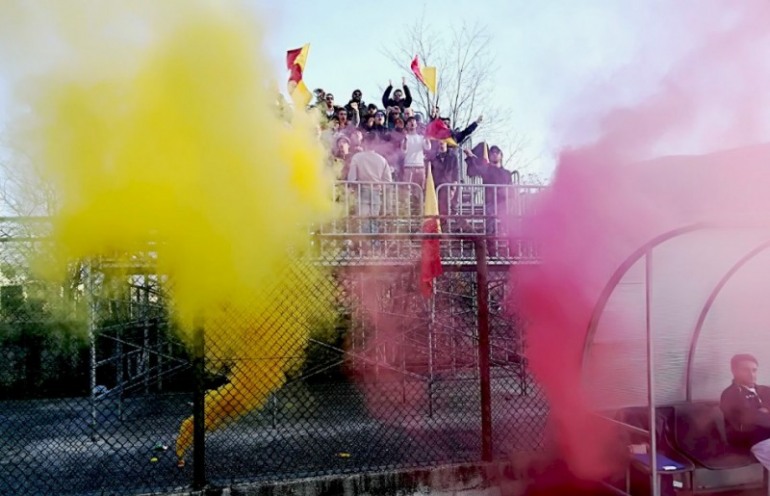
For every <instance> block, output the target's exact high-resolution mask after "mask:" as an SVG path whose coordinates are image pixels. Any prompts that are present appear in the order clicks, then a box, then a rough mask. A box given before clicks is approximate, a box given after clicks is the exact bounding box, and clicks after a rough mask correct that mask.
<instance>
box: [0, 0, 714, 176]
mask: <svg viewBox="0 0 770 496" xmlns="http://www.w3.org/2000/svg"><path fill="white" fill-rule="evenodd" d="M242 1H243V2H244V3H246V4H247V5H248V6H249V7H250V8H252V9H253V12H254V14H255V15H256V16H257V17H258V18H259V19H260V20H261V21H262V24H263V26H264V29H265V33H264V45H265V50H266V52H267V55H268V57H269V58H270V60H271V61H272V63H271V67H269V68H268V71H269V72H270V75H271V76H272V77H274V78H275V79H276V80H277V81H278V82H279V85H280V86H281V87H283V86H284V84H285V81H286V78H287V75H288V74H287V71H286V68H285V65H284V64H285V53H286V50H288V49H292V48H297V47H300V46H302V45H303V44H304V43H310V45H311V47H310V53H309V57H308V60H307V65H306V68H305V75H304V77H305V81H306V84H307V85H308V87H309V88H311V89H312V88H316V87H321V88H324V89H325V90H327V91H330V92H333V93H334V94H335V96H336V98H337V101H338V102H346V101H347V100H348V98H349V97H350V94H351V92H352V90H353V89H356V88H359V89H361V90H362V91H363V96H364V100H365V101H367V102H378V101H379V100H380V97H381V88H383V87H384V86H386V85H387V82H388V80H393V81H394V82H398V81H400V79H401V77H402V76H404V75H407V74H408V67H409V62H410V60H404V61H403V63H401V64H394V63H393V62H392V61H391V60H390V59H389V58H388V57H387V56H386V55H385V54H384V50H385V49H387V47H389V46H392V45H394V44H395V43H396V42H397V41H398V40H399V39H400V38H402V37H403V36H404V30H405V28H406V26H409V25H410V24H413V23H415V22H416V21H417V20H418V19H419V18H420V17H421V16H425V18H426V19H428V20H429V22H430V24H431V26H432V27H433V28H435V29H437V30H439V31H441V32H448V31H450V30H451V29H453V28H455V27H458V26H461V25H462V24H463V23H468V24H471V25H474V24H478V25H481V26H483V27H484V28H485V29H486V30H487V32H488V33H489V34H490V41H489V44H488V46H487V48H486V49H487V50H489V52H490V53H492V54H493V55H494V57H495V59H496V64H497V66H496V67H495V71H494V76H493V78H494V85H493V88H494V89H493V91H492V93H493V96H494V99H495V101H497V102H500V105H501V106H503V107H504V108H506V109H509V111H510V115H511V118H510V125H509V129H506V130H505V133H504V134H505V136H500V135H499V134H498V135H496V136H495V137H494V139H499V140H500V143H499V144H501V145H503V147H505V144H506V143H507V142H508V141H509V140H507V139H506V138H507V137H508V136H516V137H519V138H520V139H521V140H523V142H524V143H525V148H524V150H523V152H522V154H521V158H520V160H519V161H518V163H517V161H516V160H514V161H513V163H512V164H509V167H510V168H519V169H523V170H522V172H524V174H525V175H526V173H534V174H537V175H538V176H540V177H542V178H545V179H547V178H548V177H550V176H551V175H552V173H553V171H554V168H555V166H556V157H557V155H558V153H559V151H560V150H561V149H563V148H564V147H570V146H575V145H579V144H580V142H581V141H590V140H591V139H592V137H595V135H596V133H598V131H597V129H596V127H595V126H597V125H598V123H595V122H591V121H590V120H585V119H583V118H582V115H585V114H590V113H593V114H595V115H599V114H601V109H597V108H595V107H597V106H600V107H604V108H606V109H609V108H613V107H617V106H618V105H622V104H633V103H634V102H636V101H639V100H641V99H643V98H644V97H645V95H649V94H651V93H653V92H654V91H655V89H656V88H657V87H658V86H659V85H660V84H661V81H662V80H663V79H664V77H665V75H666V73H667V72H668V71H669V69H670V68H671V66H672V65H673V64H675V63H676V61H677V60H679V59H681V58H682V57H683V56H685V55H686V54H687V53H688V51H690V50H691V49H692V48H693V46H695V45H697V43H699V40H700V38H702V36H701V35H703V33H699V32H698V31H697V29H698V28H695V27H693V26H695V25H697V24H698V23H694V22H692V20H693V17H694V16H698V15H699V13H700V12H702V10H703V9H708V8H709V6H710V5H715V3H714V2H715V0H680V1H677V2H672V1H670V0H645V1H639V0H547V1H532V0H481V1H480V0H474V1H470V0H452V1H451V2H447V1H445V0H444V1H442V0H391V1H389V2H386V3H383V2H375V1H370V0H356V1H354V0H328V1H325V2H319V1H317V0H286V1H282V2H277V1H275V0H242ZM28 35H29V36H33V35H34V36H38V37H39V36H40V34H39V33H37V34H34V33H30V34H28ZM0 38H2V36H0ZM0 41H1V40H0ZM5 41H6V42H8V41H11V42H12V41H14V40H5ZM18 41H19V43H22V44H23V43H24V40H18ZM14 44H15V43H14ZM0 48H2V47H0ZM54 54H55V51H54ZM2 58H3V50H1V49H0V123H2V120H3V116H4V115H7V112H5V111H4V109H6V108H8V106H9V105H10V104H12V103H13V96H12V92H11V90H10V87H11V83H10V81H12V80H13V79H14V77H16V76H18V73H20V72H21V71H22V70H23V69H20V68H19V67H18V65H19V64H15V66H14V65H13V64H5V63H3V60H2ZM36 63H37V64H39V61H38V62H35V61H25V62H24V63H23V64H21V66H24V67H28V66H34V65H35V64H36ZM423 63H424V65H430V61H423ZM439 77H441V75H440V74H439ZM588 106H590V108H587V107H588ZM476 137H477V138H481V139H485V138H486V137H485V136H484V126H483V125H482V127H481V128H480V130H479V131H478V132H477V136H476ZM490 144H496V143H494V142H492V143H490ZM504 151H505V149H504Z"/></svg>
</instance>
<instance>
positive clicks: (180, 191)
mask: <svg viewBox="0 0 770 496" xmlns="http://www.w3.org/2000/svg"><path fill="white" fill-rule="evenodd" d="M106 4H111V2H106ZM10 5H11V7H10V8H8V7H5V9H6V11H7V12H5V13H6V14H8V16H7V17H6V19H8V18H13V19H14V26H17V25H21V26H24V23H25V22H26V21H29V22H28V24H27V26H26V27H25V28H24V29H22V30H18V29H17V28H14V29H17V31H18V32H20V33H27V34H28V31H29V30H30V29H32V30H35V29H36V28H37V29H38V30H39V33H38V34H39V35H40V36H43V37H48V38H52V39H55V41H56V43H57V44H63V46H64V48H63V49H59V50H60V52H62V53H63V54H62V55H61V56H60V57H58V58H57V61H58V62H57V64H55V65H54V66H53V68H48V70H46V71H43V72H42V74H43V77H38V78H36V79H34V80H32V79H28V80H25V88H24V91H23V92H22V93H21V94H22V95H24V97H25V98H26V102H25V103H26V104H27V109H26V110H27V111H26V112H25V115H26V117H25V118H24V119H22V120H20V121H19V123H20V124H21V126H20V128H21V129H22V132H20V133H18V134H17V135H16V137H17V139H20V140H23V144H24V146H25V147H26V149H27V151H28V152H29V154H30V156H32V157H33V159H34V160H35V161H36V162H37V163H38V165H39V166H40V167H41V168H42V170H43V171H44V175H45V177H46V179H47V180H49V181H51V182H52V183H53V185H54V188H55V190H56V195H57V206H58V209H57V214H56V216H55V219H54V240H55V246H56V247H57V255H58V259H59V261H60V263H66V262H67V261H71V260H76V259H81V258H84V257H94V256H99V255H110V256H115V253H120V254H124V256H126V257H130V256H131V254H132V253H136V252H138V251H141V250H147V247H148V245H149V246H151V248H150V250H151V251H152V252H153V253H154V254H156V255H157V265H158V271H159V273H160V274H163V275H166V276H168V280H169V287H170V291H171V294H172V306H173V310H174V315H175V317H176V318H178V319H179V321H180V323H181V324H182V327H183V328H185V329H188V330H189V329H191V328H192V323H193V322H195V321H196V319H198V318H203V322H204V326H205V330H206V333H205V335H206V353H207V357H208V358H209V359H211V360H213V359H215V358H216V359H223V360H225V361H227V363H228V364H229V366H230V369H229V370H230V373H229V379H230V382H229V384H227V385H225V386H223V387H222V388H220V389H219V390H217V391H213V392H210V393H209V394H208V395H207V397H206V426H207V428H208V429H212V428H216V427H218V426H220V425H222V424H223V423H224V422H226V421H229V420H232V419H234V418H237V417H238V416H239V415H242V414H244V413H246V412H248V411H249V410H251V409H254V408H257V407H259V406H261V405H262V404H263V403H264V401H265V399H266V398H267V397H268V396H269V394H270V393H271V392H272V391H273V390H275V389H276V388H277V387H279V386H280V385H281V384H282V383H283V381H284V375H285V372H286V370H287V369H288V368H289V367H294V366H296V363H297V360H298V359H299V357H300V356H301V355H302V352H303V349H304V346H305V344H306V341H307V337H308V329H309V327H310V325H311V324H312V322H311V320H310V319H318V318H324V317H328V314H329V313H330V312H331V308H332V307H331V305H330V304H329V301H328V300H325V299H324V298H323V297H322V295H323V294H330V292H328V291H320V290H319V284H321V285H322V284H324V282H323V281H324V280H325V278H324V277H323V274H320V273H319V272H318V271H315V270H311V269H309V268H308V267H304V268H303V269H302V270H299V269H298V268H297V267H295V266H294V264H295V263H296V257H297V256H298V255H301V252H302V247H303V246H307V245H308V234H307V227H306V226H307V224H308V223H309V222H312V221H318V220H323V219H326V218H328V216H330V215H331V214H332V203H331V198H330V194H329V192H330V191H331V188H330V187H329V181H330V178H329V177H328V176H327V173H326V171H325V170H324V167H323V160H322V158H323V150H322V149H321V147H320V145H319V144H318V143H317V140H316V138H315V131H314V128H313V126H312V124H311V123H310V122H305V121H304V118H303V116H299V115H298V116H295V118H294V121H293V124H292V125H289V124H287V123H285V122H283V121H281V120H279V119H278V117H277V116H276V112H275V106H276V96H277V95H275V94H274V93H272V92H271V90H270V89H269V88H273V87H275V85H274V84H270V82H269V81H268V78H267V77H266V73H267V69H266V68H267V63H266V62H265V60H264V57H263V56H262V55H261V54H260V52H259V47H260V46H261V40H260V37H259V34H258V30H256V29H255V27H254V25H253V24H252V23H251V22H250V21H249V19H250V16H249V13H248V12H245V11H242V10H240V9H237V8H234V7H232V4H229V5H230V7H227V8H225V7H223V4H212V3H207V2H192V1H190V2H183V3H174V5H175V6H176V7H175V9H173V11H171V9H168V8H166V9H165V11H164V10H162V8H161V7H157V8H156V7H155V4H154V3H148V2H135V3H131V4H130V5H131V8H130V10H128V8H116V7H114V5H115V4H112V6H105V5H103V4H101V3H99V2H90V3H86V4H84V5H81V7H88V8H90V9H91V10H88V9H86V12H84V11H83V9H79V8H75V7H73V6H72V5H67V6H65V7H61V6H57V4H55V3H51V4H50V5H49V7H50V10H49V11H46V12H44V13H42V14H41V12H40V11H35V12H28V11H26V10H25V9H26V7H20V6H19V5H22V4H10ZM138 6H139V7H138ZM140 7H141V8H140ZM94 9H98V10H97V13H96V14H95V13H94V12H92V11H93V10H94ZM142 9H145V10H146V11H143V10H142ZM2 10H3V8H0V17H2V15H3V13H4V12H3V11H2ZM97 14H98V15H97ZM25 15H27V16H28V18H25ZM41 16H42V18H43V19H44V20H45V23H44V24H40V19H41ZM33 18H34V20H35V21H34V22H32V21H30V19H33ZM84 19H85V20H84ZM35 23H37V25H36V24H35ZM124 23H128V24H129V26H128V27H127V26H125V25H124ZM4 27H9V26H8V25H6V26H4ZM42 29H46V30H47V31H46V32H42ZM39 43H40V42H38V44H39ZM6 48H7V47H6ZM38 48H39V47H38ZM14 50H18V49H17V48H13V49H11V50H8V49H6V50H5V51H6V53H8V52H14ZM14 53H16V52H14ZM30 55H31V56H35V54H30ZM290 250H291V251H292V253H293V255H292V256H289V255H288V252H289V251H290ZM313 298H315V299H313ZM212 363H213V362H212ZM215 365H216V363H215ZM191 428H192V423H191V421H190V419H187V420H186V421H185V422H184V423H183V424H182V426H181V429H180V434H179V437H178V441H177V454H178V455H179V456H180V457H183V456H184V455H185V453H186V451H187V450H188V449H189V447H190V445H191Z"/></svg>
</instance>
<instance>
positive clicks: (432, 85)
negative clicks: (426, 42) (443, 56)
mask: <svg viewBox="0 0 770 496" xmlns="http://www.w3.org/2000/svg"><path fill="white" fill-rule="evenodd" d="M411 68H412V72H413V73H414V76H415V77H416V78H417V80H418V81H420V82H421V83H422V84H424V85H425V87H426V88H428V91H430V92H431V93H433V94H436V68H435V67H423V68H422V69H421V68H420V59H419V58H418V56H417V55H415V56H414V59H412V64H411Z"/></svg>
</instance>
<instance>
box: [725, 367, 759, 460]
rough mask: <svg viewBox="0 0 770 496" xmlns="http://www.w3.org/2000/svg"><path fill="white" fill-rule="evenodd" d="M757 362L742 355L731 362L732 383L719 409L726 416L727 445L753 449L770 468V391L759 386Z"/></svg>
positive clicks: (753, 452) (756, 455)
mask: <svg viewBox="0 0 770 496" xmlns="http://www.w3.org/2000/svg"><path fill="white" fill-rule="evenodd" d="M757 367H758V362H757V359H756V358H754V356H753V355H749V354H747V353H746V354H739V355H735V356H733V357H732V359H730V369H731V371H732V373H733V383H732V384H731V385H730V386H729V387H728V388H727V389H725V390H724V391H723V392H722V397H721V399H720V403H719V407H720V408H721V409H722V413H723V414H724V416H725V430H726V434H727V441H728V442H729V443H730V444H731V445H733V446H736V447H739V448H745V449H750V450H751V453H752V454H753V455H754V457H755V458H756V459H757V460H758V461H759V463H761V464H762V465H763V466H764V467H765V468H770V410H768V408H770V387H768V386H759V385H757Z"/></svg>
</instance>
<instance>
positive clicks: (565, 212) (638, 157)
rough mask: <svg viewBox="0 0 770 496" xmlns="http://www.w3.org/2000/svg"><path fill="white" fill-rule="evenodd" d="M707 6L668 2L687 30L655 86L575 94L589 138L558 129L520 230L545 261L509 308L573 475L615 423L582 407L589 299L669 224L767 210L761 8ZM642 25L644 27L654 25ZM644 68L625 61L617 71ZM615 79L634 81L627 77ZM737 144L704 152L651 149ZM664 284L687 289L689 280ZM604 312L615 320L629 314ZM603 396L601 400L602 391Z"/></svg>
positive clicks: (526, 276) (608, 465)
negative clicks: (532, 217)
mask: <svg viewBox="0 0 770 496" xmlns="http://www.w3.org/2000/svg"><path fill="white" fill-rule="evenodd" d="M707 3H708V5H709V7H708V8H706V7H703V8H700V7H701V4H700V3H697V5H698V8H695V5H696V3H693V2H689V3H687V2H685V4H686V6H684V5H683V6H680V7H672V8H674V10H680V9H683V8H684V9H690V10H688V11H687V12H688V13H687V15H684V14H682V12H680V14H682V15H681V19H683V20H687V24H686V25H681V26H678V28H681V29H685V33H688V34H691V35H692V37H693V38H696V39H697V41H696V42H694V43H693V44H694V46H695V48H693V49H692V50H691V51H690V52H689V53H687V54H686V56H685V57H683V58H682V59H681V60H679V62H678V63H676V64H674V66H673V68H672V69H671V70H670V71H669V72H668V73H667V74H666V75H665V77H664V78H663V80H662V81H661V82H660V84H659V86H658V88H657V90H656V91H654V92H652V93H651V94H649V95H648V96H645V97H643V98H642V99H641V100H640V101H638V102H637V103H635V104H633V105H628V106H625V107H622V108H621V107H618V108H606V106H605V102H606V100H605V99H604V98H603V96H602V94H601V92H591V91H586V98H587V99H588V100H587V101H590V102H593V103H594V105H585V102H584V108H587V107H592V110H591V111H589V112H584V113H583V114H582V115H578V116H575V115H574V113H573V114H572V115H571V117H573V118H574V120H575V123H576V125H575V126H573V127H572V129H575V130H578V129H587V128H589V129H590V128H592V127H593V128H595V129H597V136H596V137H595V139H594V140H593V141H592V142H590V143H588V144H584V143H585V141H584V136H582V137H581V138H580V139H576V140H575V141H570V136H567V137H566V141H567V144H566V146H565V147H564V149H563V151H562V153H561V155H560V159H559V168H558V170H557V173H556V176H555V179H554V181H553V184H552V186H551V188H550V190H549V191H548V193H547V195H546V196H544V197H543V198H542V203H541V205H540V207H541V208H540V215H539V216H538V218H537V219H536V221H535V222H533V223H532V224H531V225H529V226H528V228H527V232H526V234H527V235H531V236H534V237H535V238H537V239H538V241H539V242H540V245H541V247H542V265H541V266H540V267H538V268H537V269H535V270H531V271H529V272H526V271H524V270H523V269H522V272H521V273H520V274H519V275H520V277H519V278H518V280H519V282H520V288H521V301H520V302H518V303H519V308H521V310H522V312H523V313H524V314H525V317H526V318H527V319H528V320H530V322H531V325H530V326H529V329H528V337H529V338H528V339H529V345H530V348H529V358H530V360H531V366H532V369H533V371H534V372H535V374H536V376H537V379H538V380H539V382H540V383H542V384H543V385H544V387H545V389H546V392H547V395H548V399H549V403H550V405H551V407H552V416H551V421H552V423H553V425H554V426H555V429H554V434H555V438H556V440H557V443H558V447H559V449H560V450H561V452H562V453H563V455H564V456H565V457H566V458H567V459H568V460H569V462H570V464H571V467H572V469H573V470H574V471H575V472H576V473H578V474H580V475H582V476H589V477H601V476H604V475H606V474H607V473H608V472H611V471H612V470H613V469H614V468H615V463H617V460H618V457H617V456H616V454H617V453H615V452H613V450H612V449H611V447H612V446H611V445H612V441H613V438H612V434H611V433H610V431H609V430H604V429H602V428H600V427H599V426H598V425H597V424H596V423H595V422H594V417H592V416H591V414H590V412H591V411H592V410H594V409H595V408H597V407H598V406H599V405H596V404H594V401H595V399H596V398H595V397H594V398H593V399H592V400H589V399H588V398H587V396H585V395H584V387H585V386H586V385H585V384H584V383H583V382H582V381H583V379H582V378H583V377H584V373H585V370H583V367H584V364H582V363H581V354H582V352H583V349H584V344H585V339H586V329H587V328H588V325H589V321H590V319H591V315H592V312H593V310H594V305H595V304H596V302H597V298H598V296H599V294H600V293H601V291H602V289H603V287H604V285H605V284H606V283H607V282H608V280H609V278H610V276H611V275H612V272H613V271H614V270H615V269H617V268H618V266H619V264H620V263H621V262H622V261H623V260H625V258H626V257H628V256H629V255H630V254H631V253H632V252H633V251H634V250H636V249H637V248H639V247H640V246H641V245H642V244H644V243H645V242H647V241H649V240H650V239H652V238H653V237H654V236H657V235H659V234H661V233H663V232H666V231H668V230H670V229H673V228H676V227H681V226H683V225H687V224H691V223H694V222H700V221H715V220H718V219H723V218H729V217H731V216H734V215H736V214H743V213H747V212H756V211H761V210H764V211H770V202H768V201H767V199H766V196H767V195H766V194H764V193H763V191H762V190H763V189H766V185H767V184H769V183H770V172H768V169H767V163H768V161H770V152H769V151H768V147H767V146H753V147H751V146H747V145H751V144H753V143H761V142H763V141H767V140H768V130H770V126H768V123H770V119H768V117H770V116H769V115H768V113H767V111H766V108H767V105H766V103H765V102H766V101H767V96H766V92H765V90H764V89H763V88H765V87H767V85H768V83H770V66H769V65H768V63H767V60H768V59H767V55H768V52H769V50H768V47H770V39H769V38H768V32H767V29H766V26H767V25H768V22H769V21H770V5H768V4H767V3H766V2H759V1H748V2H741V3H740V4H736V3H732V2H723V1H713V2H707ZM693 14H695V15H693ZM664 17H665V16H664ZM649 30H650V33H651V36H654V33H655V31H654V26H649ZM688 42H692V40H688ZM644 70H646V67H644V66H639V65H632V67H630V68H629V70H628V73H629V74H633V73H634V72H635V71H644ZM613 83H614V84H620V85H622V84H627V85H633V79H632V78H631V79H629V80H628V81H625V80H614V81H613ZM603 89H605V90H607V89H611V88H606V87H605V88H603ZM624 89H626V90H628V87H625V88H624ZM565 112H566V113H569V109H566V110H565ZM581 139H582V141H581ZM575 142H577V144H575ZM736 147H739V148H737V149H735V150H733V151H730V152H725V153H719V154H712V155H708V156H705V157H696V156H690V157H686V156H681V157H674V158H669V159H663V160H649V159H650V158H652V157H655V156H660V155H677V154H683V153H686V154H692V155H697V154H702V153H706V152H712V151H714V150H720V149H730V148H736ZM645 161H646V162H645ZM747 178H751V179H750V180H748V181H747V180H746V179H747ZM704 250H705V247H704ZM692 256H693V257H696V256H699V253H693V254H692ZM675 284H677V285H678V287H680V286H681V287H680V288H679V289H680V290H681V291H689V290H691V289H690V288H689V287H688V283H687V281H686V280H679V281H676V282H675ZM613 317H614V320H613V322H614V325H616V326H621V327H622V326H624V322H625V319H630V318H633V316H631V315H613ZM618 332H619V333H620V334H623V332H622V331H618ZM628 332H631V331H630V330H629V331H628ZM619 353H620V352H619ZM616 358H617V360H622V356H618V357H616ZM591 366H592V367H594V368H595V369H596V370H594V373H595V374H599V375H605V376H607V375H609V376H611V375H613V374H618V371H617V370H616V369H614V368H613V367H612V366H611V365H610V364H591ZM637 373H638V374H645V373H646V371H645V370H638V371H637ZM607 394H611V393H607ZM602 402H603V403H605V404H612V403H613V399H612V398H607V397H605V398H603V399H602ZM641 404H642V405H643V404H644V400H642V403H641ZM613 459H614V461H613Z"/></svg>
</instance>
